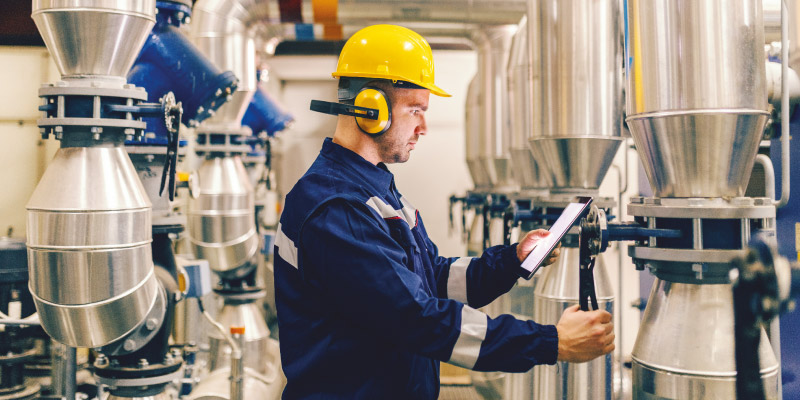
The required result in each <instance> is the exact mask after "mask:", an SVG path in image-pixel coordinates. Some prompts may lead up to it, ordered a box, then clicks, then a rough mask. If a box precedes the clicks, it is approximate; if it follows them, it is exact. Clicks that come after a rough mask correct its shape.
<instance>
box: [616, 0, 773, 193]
mask: <svg viewBox="0 0 800 400" xmlns="http://www.w3.org/2000/svg"><path fill="white" fill-rule="evenodd" d="M730 3H731V4H728V2H710V1H709V2H706V1H698V2H679V1H666V2H648V1H642V2H635V3H634V4H632V3H629V9H628V18H629V21H628V26H629V27H630V35H629V42H628V46H627V48H628V57H627V58H626V60H628V66H627V68H628V72H629V73H628V78H629V79H628V92H627V93H628V94H627V97H628V119H627V121H628V126H629V128H630V130H631V135H632V136H633V139H634V141H635V143H636V150H637V151H638V152H639V157H640V158H641V160H642V163H643V164H644V168H645V172H646V173H647V178H648V180H649V181H650V185H651V186H652V188H653V191H654V194H655V195H656V196H659V197H737V196H742V195H744V190H745V188H746V186H747V182H748V180H749V178H750V172H751V171H752V168H753V163H754V161H755V157H756V153H757V151H758V145H759V142H760V140H761V137H762V134H763V131H764V125H765V124H766V120H767V117H768V113H767V95H766V85H765V80H766V78H765V70H764V28H763V21H762V17H761V14H762V7H761V1H757V0H737V1H735V2H730ZM687 21H692V23H687Z"/></svg>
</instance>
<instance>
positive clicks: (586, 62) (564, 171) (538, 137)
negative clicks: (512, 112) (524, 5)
mask: <svg viewBox="0 0 800 400" xmlns="http://www.w3.org/2000/svg"><path fill="white" fill-rule="evenodd" d="M621 15H622V13H621V12H620V4H619V2H618V1H616V0H602V1H592V2H588V3H584V2H574V1H561V0H543V1H531V2H528V34H529V36H528V49H529V51H530V59H531V61H532V72H531V90H532V91H533V99H535V101H534V104H533V107H534V110H533V112H532V121H533V126H532V128H531V132H530V136H529V143H528V144H529V146H530V149H531V151H532V153H533V157H534V159H535V160H536V162H537V164H538V165H539V167H540V169H542V170H543V171H542V172H541V173H542V174H543V175H544V176H545V180H546V181H548V182H549V185H550V186H551V187H552V188H559V189H561V188H564V189H568V188H569V189H597V188H598V187H599V186H600V183H601V182H602V180H603V178H604V177H605V175H606V172H608V168H609V167H610V165H611V161H612V159H613V157H614V154H616V151H617V148H618V147H619V143H620V138H619V136H620V129H621V126H622V119H621V116H622V114H623V113H622V110H623V108H622V107H623V101H622V67H621V66H622V45H621V42H620V38H621V37H622V23H621V22H622V18H621Z"/></svg>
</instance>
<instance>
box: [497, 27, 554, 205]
mask: <svg viewBox="0 0 800 400" xmlns="http://www.w3.org/2000/svg"><path fill="white" fill-rule="evenodd" d="M528 36H529V32H528V17H527V16H525V17H523V18H522V20H520V22H519V29H518V30H517V33H516V34H515V35H514V39H513V40H512V42H511V54H510V55H509V58H508V73H507V76H508V103H509V110H510V112H509V118H508V120H509V129H510V138H511V145H510V149H511V151H510V153H511V154H510V155H511V166H512V169H513V171H514V180H515V181H516V182H517V183H518V184H519V186H520V188H521V189H522V190H523V191H526V190H530V189H541V188H544V187H546V186H547V181H546V180H545V179H543V177H542V173H541V171H540V167H539V165H538V164H537V163H536V160H535V159H534V158H533V154H532V153H531V150H530V147H528V138H529V137H530V136H531V134H532V133H533V127H534V126H535V127H539V126H540V123H541V122H540V121H541V106H540V105H539V102H540V101H541V100H540V98H539V97H536V98H534V97H533V93H534V92H535V93H539V88H540V86H541V82H540V81H539V79H538V77H534V76H533V65H532V62H531V57H530V50H529V49H528V45H529V44H528Z"/></svg>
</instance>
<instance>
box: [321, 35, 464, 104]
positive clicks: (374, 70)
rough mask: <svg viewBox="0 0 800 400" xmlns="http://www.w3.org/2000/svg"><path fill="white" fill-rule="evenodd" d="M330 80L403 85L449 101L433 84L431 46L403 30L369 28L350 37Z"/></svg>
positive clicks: (422, 39) (442, 91)
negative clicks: (362, 79) (369, 80)
mask: <svg viewBox="0 0 800 400" xmlns="http://www.w3.org/2000/svg"><path fill="white" fill-rule="evenodd" d="M333 77H334V78H342V77H346V78H375V79H389V80H392V81H406V82H409V83H413V84H415V85H417V86H421V87H423V88H425V89H428V90H430V91H431V93H433V94H435V95H437V96H443V97H450V94H449V93H447V92H445V91H444V90H442V89H440V88H439V87H438V86H436V85H435V84H434V83H433V53H432V52H431V45H430V44H428V41H427V40H425V38H423V37H422V36H420V35H419V34H418V33H416V32H414V31H412V30H411V29H408V28H403V27H402V26H396V25H372V26H368V27H366V28H364V29H361V30H359V31H358V32H356V33H355V34H353V36H351V37H350V39H348V40H347V43H345V44H344V48H342V53H341V54H339V63H338V64H337V65H336V72H334V73H333Z"/></svg>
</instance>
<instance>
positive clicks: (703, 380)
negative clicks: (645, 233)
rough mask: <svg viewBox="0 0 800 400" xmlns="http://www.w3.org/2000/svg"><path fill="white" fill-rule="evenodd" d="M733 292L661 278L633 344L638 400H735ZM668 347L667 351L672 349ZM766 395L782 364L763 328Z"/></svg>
mask: <svg viewBox="0 0 800 400" xmlns="http://www.w3.org/2000/svg"><path fill="white" fill-rule="evenodd" d="M731 304H733V290H732V289H731V285H729V284H719V285H691V284H682V283H674V282H668V281H663V280H660V279H656V280H655V283H654V284H653V289H652V290H651V292H650V298H649V300H648V301H647V308H646V309H645V312H644V315H643V316H642V322H641V325H640V326H639V334H638V335H637V336H636V344H635V345H634V348H633V353H632V357H633V387H634V394H633V397H634V398H640V399H649V398H659V399H689V398H697V397H703V395H705V396H709V397H708V398H714V399H734V398H736V355H735V343H734V334H733V307H732V306H731ZM667 349H668V350H667ZM758 356H759V360H760V362H761V376H762V380H763V383H764V393H765V395H766V398H768V399H775V398H777V388H778V362H777V360H776V359H775V354H774V353H773V351H772V348H771V347H770V345H769V340H768V339H767V335H766V333H765V332H764V330H763V329H762V330H761V344H760V346H759V349H758Z"/></svg>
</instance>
